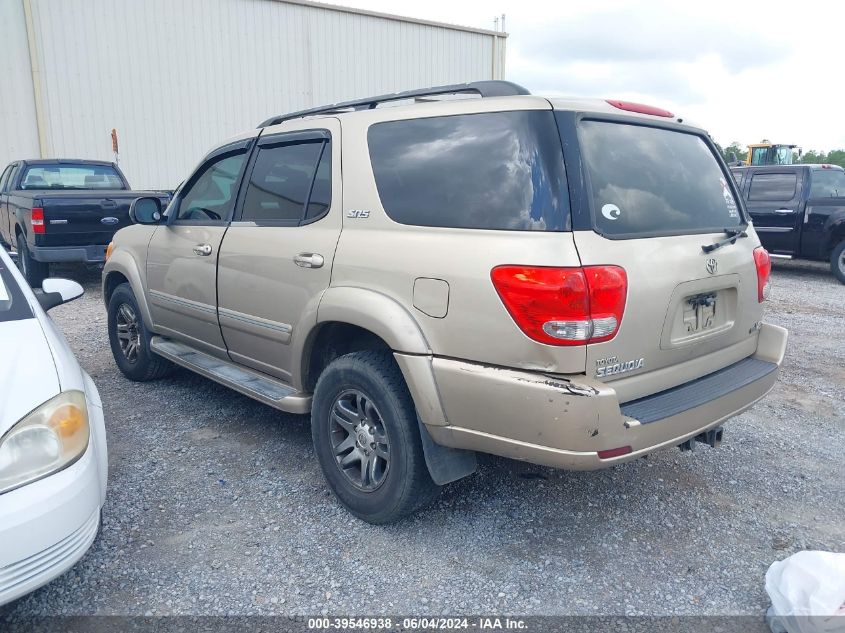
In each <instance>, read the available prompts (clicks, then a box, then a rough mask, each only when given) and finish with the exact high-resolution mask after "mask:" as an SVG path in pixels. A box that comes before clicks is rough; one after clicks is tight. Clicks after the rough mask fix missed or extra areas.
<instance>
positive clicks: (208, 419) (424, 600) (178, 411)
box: [0, 262, 845, 622]
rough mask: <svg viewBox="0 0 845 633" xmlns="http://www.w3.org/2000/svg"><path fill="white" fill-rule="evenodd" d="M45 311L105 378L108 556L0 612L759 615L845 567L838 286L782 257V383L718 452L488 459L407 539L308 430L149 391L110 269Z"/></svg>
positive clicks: (185, 391) (844, 349)
mask: <svg viewBox="0 0 845 633" xmlns="http://www.w3.org/2000/svg"><path fill="white" fill-rule="evenodd" d="M61 272H62V273H63V274H64V275H65V276H74V277H76V278H77V279H80V280H81V281H83V283H84V284H85V287H86V295H85V296H84V297H83V298H82V299H81V300H79V301H77V302H75V303H73V304H70V305H67V306H61V307H59V308H57V309H55V310H54V311H53V312H52V313H51V314H52V315H53V318H54V319H55V320H56V322H57V323H58V324H59V326H60V327H61V328H62V329H63V330H64V332H65V333H66V335H67V338H68V340H69V341H70V345H71V347H72V348H73V349H74V351H75V352H76V354H77V356H78V358H79V359H80V362H81V363H82V365H83V366H84V367H85V369H86V370H87V371H88V372H89V373H90V374H91V375H92V376H93V378H94V380H95V381H96V383H97V385H98V387H99V389H100V393H101V395H102V399H103V402H104V404H105V410H106V423H107V426H108V432H109V461H110V475H109V496H108V500H107V503H106V506H105V509H104V511H103V525H102V530H101V532H100V535H99V537H98V538H97V541H96V542H95V543H94V545H93V547H92V548H91V550H90V551H89V552H88V554H87V555H86V556H85V557H84V559H83V560H82V561H80V563H79V564H77V565H76V567H74V568H73V569H72V570H71V571H70V572H69V573H67V574H65V575H64V576H62V577H61V578H59V579H57V580H55V581H54V582H52V583H51V584H49V585H48V586H46V587H44V588H42V589H40V590H38V591H36V592H35V593H33V594H31V595H29V596H27V597H25V598H23V599H21V600H19V601H17V602H16V603H13V604H11V605H9V606H7V607H5V608H4V609H0V617H7V618H9V619H10V620H7V622H8V621H18V622H21V621H22V620H24V619H26V618H29V617H32V616H35V615H52V614H74V615H84V614H117V615H122V614H133V615H144V614H147V615H164V614H188V615H191V614H326V613H328V614H334V615H339V614H377V613H383V614H415V615H420V614H432V615H434V614H447V615H450V614H456V613H518V614H578V615H582V614H618V615H624V614H628V615H632V614H649V615H652V614H653V615H667V614H668V615H672V614H679V615H680V614H688V615H695V614H720V615H732V614H754V615H759V614H761V613H762V612H763V611H764V610H765V608H766V607H767V606H768V599H767V597H766V593H765V590H764V586H763V576H764V573H765V571H766V569H767V567H768V566H769V565H770V564H771V563H772V562H773V561H775V560H779V559H782V558H785V557H786V556H788V555H790V554H792V553H794V552H797V551H799V550H801V549H821V550H835V551H845V521H843V516H845V467H843V457H842V456H843V454H845V406H844V405H843V403H845V343H843V321H842V318H843V313H845V286H842V285H840V284H839V283H837V282H836V281H835V280H834V278H833V277H832V276H831V275H830V274H829V273H828V272H827V269H826V267H824V266H822V265H816V264H809V263H796V262H786V263H776V264H775V270H774V278H773V282H774V283H773V289H772V298H771V301H770V302H769V303H768V305H767V308H766V310H767V316H766V319H767V321H770V322H772V323H776V324H779V325H783V326H786V327H787V328H788V329H789V330H790V341H789V349H788V355H787V359H786V361H785V364H784V367H783V371H782V374H781V378H780V382H779V383H778V384H777V385H776V387H775V389H774V390H773V391H772V393H771V394H770V395H769V396H768V397H767V398H766V399H764V400H763V401H762V402H760V403H759V404H757V405H756V406H755V407H754V408H753V409H751V410H750V411H748V412H746V413H745V414H743V415H741V416H739V417H737V418H736V419H734V420H733V421H731V422H730V423H729V424H728V426H727V431H726V433H725V442H724V444H723V445H722V447H721V448H720V449H718V450H713V449H710V448H709V447H706V446H703V445H700V446H701V448H699V450H696V451H695V452H694V453H692V454H690V453H681V452H680V451H678V450H670V451H665V452H661V453H658V454H655V455H652V456H651V457H649V458H648V459H641V460H637V461H636V462H634V463H631V464H626V465H623V466H619V467H616V468H613V469H611V470H606V471H599V472H580V473H579V472H562V471H555V470H551V469H545V468H540V467H535V466H531V465H528V464H522V463H519V462H514V461H508V460H505V459H499V458H493V457H483V458H482V459H481V466H480V469H479V471H478V473H476V474H475V475H473V476H472V477H470V478H468V479H465V480H463V481H460V482H457V483H455V484H452V485H449V486H447V487H446V488H445V490H444V491H443V494H442V496H441V497H440V499H439V500H438V501H437V502H436V503H435V504H434V505H433V506H432V507H430V508H429V509H427V510H424V511H422V512H420V513H419V514H418V515H416V516H414V517H412V518H410V519H407V520H405V521H403V522H401V523H399V524H396V525H392V526H388V527H373V526H369V525H367V524H365V523H362V522H360V521H357V520H355V519H353V518H352V517H351V516H350V515H349V514H347V513H346V512H345V511H344V510H343V509H342V508H341V507H340V506H339V504H338V503H337V502H336V501H335V499H334V497H333V496H332V495H331V494H330V493H329V491H328V489H327V487H326V484H325V483H324V481H323V477H322V475H321V473H320V470H319V467H318V465H317V461H316V459H315V458H314V454H313V451H312V448H311V435H310V429H309V422H308V419H307V418H305V417H301V416H291V415H285V414H281V413H279V412H277V411H275V410H273V409H271V408H269V407H266V406H264V405H261V404H258V403H256V402H253V401H251V400H249V399H248V398H246V397H244V396H241V395H239V394H237V393H235V392H233V391H230V390H228V389H225V388H223V387H220V386H218V385H216V384H215V383H213V382H211V381H208V380H205V379H203V378H201V377H198V376H195V375H193V374H191V373H189V372H187V371H179V372H177V373H176V374H174V375H173V376H172V377H170V378H168V379H165V380H163V381H160V382H155V383H148V384H136V383H132V382H129V381H128V380H126V379H124V378H123V376H122V375H121V374H120V373H119V372H118V370H117V368H116V367H115V365H114V362H113V360H112V357H111V353H110V351H109V346H108V339H107V335H106V327H105V311H104V308H103V305H102V302H101V299H100V289H99V273H98V272H96V271H86V270H84V269H77V268H73V267H68V268H67V269H66V270H63V271H61Z"/></svg>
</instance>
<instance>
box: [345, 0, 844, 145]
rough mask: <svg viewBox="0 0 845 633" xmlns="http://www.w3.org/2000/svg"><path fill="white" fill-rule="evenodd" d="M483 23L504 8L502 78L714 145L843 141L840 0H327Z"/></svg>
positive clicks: (476, 24) (489, 24) (487, 23)
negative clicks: (656, 111) (646, 114)
mask: <svg viewBox="0 0 845 633" xmlns="http://www.w3.org/2000/svg"><path fill="white" fill-rule="evenodd" d="M330 1H333V3H334V4H343V5H347V6H352V7H357V8H361V9H370V10H374V11H383V12H386V13H394V14H399V15H407V16H411V17H415V18H423V19H428V20H436V21H439V22H448V23H453V24H462V25H465V26H472V27H479V28H487V29H492V28H493V19H494V18H495V17H496V16H497V15H501V14H503V13H504V14H505V15H506V29H507V31H508V33H509V37H508V40H507V62H506V71H505V78H506V79H509V80H511V81H515V82H517V83H519V84H522V85H524V86H525V87H526V88H528V89H529V90H531V92H533V93H536V94H543V95H548V96H579V97H601V98H617V99H627V100H634V101H639V102H642V103H647V104H651V105H656V106H660V107H663V108H666V109H669V110H672V111H673V112H674V113H675V114H677V115H678V116H681V117H683V118H684V119H686V120H688V121H690V122H695V123H696V124H698V125H700V126H702V127H704V128H705V129H707V130H708V131H709V132H710V134H711V136H712V137H713V138H714V139H715V140H716V141H717V142H718V143H720V144H721V145H723V146H727V145H728V144H730V143H731V142H734V141H736V142H739V143H740V144H741V145H743V146H744V145H747V144H748V143H755V142H759V141H760V140H762V139H768V140H770V141H772V142H776V143H794V144H797V145H799V146H800V147H802V148H803V150H804V151H808V150H811V149H814V150H822V151H829V150H831V149H839V148H845V121H843V119H844V118H845V117H843V115H845V48H843V46H842V44H841V42H842V38H843V35H845V1H843V0H813V1H804V2H798V1H795V0H790V1H789V2H785V1H778V0H771V1H768V2H766V1H761V0H732V1H724V0H708V2H690V1H689V0H676V1H675V2H663V1H662V0H658V1H648V0H643V1H640V2H631V1H629V0H590V1H589V2H573V1H571V0H561V1H559V2H550V1H546V2H535V1H533V0H520V1H513V0H483V1H480V0H466V1H462V0H426V1H425V2H405V1H403V0H392V1H391V0H330Z"/></svg>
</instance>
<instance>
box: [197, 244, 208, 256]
mask: <svg viewBox="0 0 845 633" xmlns="http://www.w3.org/2000/svg"><path fill="white" fill-rule="evenodd" d="M194 253H196V254H197V255H202V256H203V257H207V256H208V255H211V244H197V245H196V246H194Z"/></svg>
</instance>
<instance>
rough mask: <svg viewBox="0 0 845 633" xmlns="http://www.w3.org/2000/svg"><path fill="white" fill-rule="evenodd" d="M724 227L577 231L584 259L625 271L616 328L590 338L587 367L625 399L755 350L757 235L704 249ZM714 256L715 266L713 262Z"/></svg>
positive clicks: (758, 313) (708, 370)
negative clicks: (692, 231) (668, 232)
mask: <svg viewBox="0 0 845 633" xmlns="http://www.w3.org/2000/svg"><path fill="white" fill-rule="evenodd" d="M722 238H724V234H722V235H720V234H718V233H714V234H708V235H684V236H673V237H659V238H650V239H641V240H610V239H607V238H604V237H602V236H600V235H597V234H596V233H593V232H592V231H589V232H587V231H576V232H575V243H576V245H577V247H578V253H579V254H580V256H581V261H582V263H583V264H584V265H594V264H615V265H618V266H621V267H622V268H624V269H625V271H626V272H627V275H628V298H627V302H626V305H625V313H624V316H623V318H622V323H621V325H620V327H619V331H618V332H617V334H616V336H615V337H614V338H613V339H611V340H609V341H606V342H603V343H596V344H591V345H588V346H587V374H588V375H592V376H595V377H597V378H598V379H599V380H602V381H604V382H614V383H615V384H614V388H615V389H616V391H617V393H618V394H619V397H620V399H622V400H623V401H627V400H632V399H635V398H639V397H642V396H645V395H649V394H651V393H654V392H656V391H662V390H664V389H669V388H671V387H674V386H676V385H679V384H681V383H684V382H689V381H690V380H694V379H695V378H699V377H701V376H703V375H705V374H709V373H711V372H714V371H717V370H719V369H721V368H722V367H726V366H727V365H730V364H731V363H734V362H736V361H738V360H740V359H742V358H745V357H746V356H749V355H751V354H753V353H754V350H755V349H756V347H757V343H756V341H757V328H758V322H759V320H760V316H761V308H760V304H759V303H758V301H757V268H756V265H755V264H754V256H753V249H754V247H755V246H757V245H758V244H759V242H758V241H757V240H756V239H755V238H744V239H739V240H737V242H736V244H734V245H731V246H724V247H722V248H720V249H718V250H716V251H715V252H713V253H710V254H705V253H704V252H703V251H702V249H701V245H702V244H707V243H712V242H715V241H718V240H719V239H722ZM712 262H715V272H713V273H711V272H710V269H711V268H712V267H713V263H712Z"/></svg>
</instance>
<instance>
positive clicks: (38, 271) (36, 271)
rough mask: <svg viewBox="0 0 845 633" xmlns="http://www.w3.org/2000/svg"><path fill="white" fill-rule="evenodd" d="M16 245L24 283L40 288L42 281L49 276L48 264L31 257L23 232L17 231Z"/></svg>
mask: <svg viewBox="0 0 845 633" xmlns="http://www.w3.org/2000/svg"><path fill="white" fill-rule="evenodd" d="M17 246H18V268H19V269H20V271H21V273H22V274H23V276H24V279H26V283H28V284H29V286H30V287H31V288H40V287H41V284H42V282H43V281H44V280H45V279H46V278H47V277H49V276H50V264H47V263H45V262H39V261H37V260H35V259H33V257H32V253H30V252H29V247H28V246H27V245H26V238H25V237H24V236H23V233H18V237H17Z"/></svg>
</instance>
